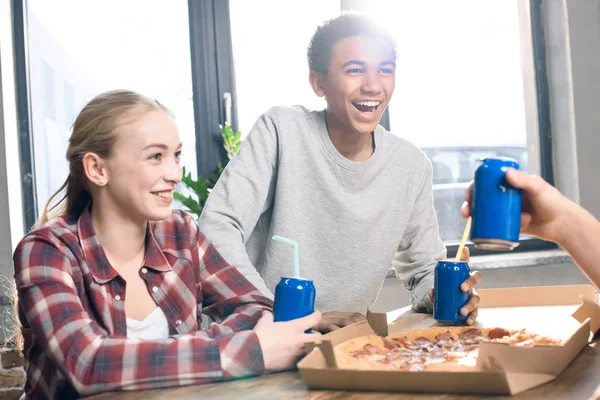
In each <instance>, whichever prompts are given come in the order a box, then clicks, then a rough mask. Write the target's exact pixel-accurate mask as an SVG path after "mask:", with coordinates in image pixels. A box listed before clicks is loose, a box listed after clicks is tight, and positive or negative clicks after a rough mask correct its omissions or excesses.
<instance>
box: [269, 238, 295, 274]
mask: <svg viewBox="0 0 600 400" xmlns="http://www.w3.org/2000/svg"><path fill="white" fill-rule="evenodd" d="M272 239H273V240H274V241H276V242H280V243H285V244H289V245H291V246H292V248H293V249H294V275H295V277H296V278H300V254H299V251H298V243H296V241H295V240H291V239H287V238H284V237H282V236H279V235H273V238H272Z"/></svg>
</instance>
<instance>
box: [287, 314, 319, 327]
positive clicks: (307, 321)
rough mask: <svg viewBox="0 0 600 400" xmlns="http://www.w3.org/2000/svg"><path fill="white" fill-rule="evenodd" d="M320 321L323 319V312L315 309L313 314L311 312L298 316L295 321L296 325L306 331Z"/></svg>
mask: <svg viewBox="0 0 600 400" xmlns="http://www.w3.org/2000/svg"><path fill="white" fill-rule="evenodd" d="M319 321H321V313H320V312H319V311H315V312H313V313H312V314H309V315H307V316H306V317H302V318H298V319H296V320H294V321H293V322H294V325H295V326H297V327H298V328H300V329H301V330H303V331H305V330H307V329H310V328H312V327H313V326H315V325H316V324H318V323H319Z"/></svg>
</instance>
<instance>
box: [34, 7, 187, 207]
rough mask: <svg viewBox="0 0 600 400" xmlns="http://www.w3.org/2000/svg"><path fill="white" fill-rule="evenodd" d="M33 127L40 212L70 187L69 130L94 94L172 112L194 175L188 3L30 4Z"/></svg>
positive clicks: (184, 162) (183, 160)
mask: <svg viewBox="0 0 600 400" xmlns="http://www.w3.org/2000/svg"><path fill="white" fill-rule="evenodd" d="M26 4H27V10H26V11H27V23H28V26H27V31H28V46H29V47H28V49H27V51H28V56H29V68H30V70H29V79H30V96H31V126H32V140H33V156H34V159H35V176H36V179H35V190H36V193H37V199H38V204H37V207H38V212H39V211H40V210H42V209H43V207H44V205H45V203H46V201H47V200H48V198H49V197H50V196H51V195H52V193H54V192H55V191H56V190H57V189H58V188H59V187H60V185H62V183H63V182H64V180H65V178H66V175H67V172H68V165H67V162H66V160H65V154H66V148H67V144H68V138H69V136H70V128H71V125H72V124H73V122H74V120H75V117H76V115H77V113H78V112H79V111H80V110H81V108H82V107H83V106H84V105H85V104H86V103H87V102H88V101H89V100H91V99H92V98H93V97H94V96H96V95H97V94H99V93H101V92H104V91H106V90H112V89H132V90H135V91H138V92H140V93H142V94H145V95H148V96H150V97H153V98H156V99H158V100H160V101H161V102H162V103H164V104H165V105H167V106H168V107H169V108H170V109H171V110H173V112H174V114H175V117H176V120H177V125H178V127H179V132H180V135H181V138H182V141H183V144H184V151H183V156H182V162H183V164H184V165H185V166H186V167H187V168H188V169H190V170H191V171H195V170H196V151H195V143H196V136H195V131H194V114H193V112H194V111H193V97H192V78H191V62H190V43H189V23H188V10H187V1H186V0H128V1H120V0H90V1H85V2H81V1H78V0H56V1H52V2H47V1H45V0H29V1H27V2H26Z"/></svg>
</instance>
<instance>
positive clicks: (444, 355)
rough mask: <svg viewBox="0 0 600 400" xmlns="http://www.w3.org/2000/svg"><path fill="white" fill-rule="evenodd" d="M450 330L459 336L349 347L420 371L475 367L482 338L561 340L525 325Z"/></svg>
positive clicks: (520, 342) (370, 358)
mask: <svg viewBox="0 0 600 400" xmlns="http://www.w3.org/2000/svg"><path fill="white" fill-rule="evenodd" d="M486 331H487V330H486ZM438 332H439V331H438ZM453 332H455V334H456V333H458V332H460V334H459V335H458V338H456V339H454V338H453V336H452V333H451V332H450V330H448V331H446V332H443V333H441V334H439V335H437V336H436V337H435V340H436V341H435V342H432V341H431V340H430V339H428V338H427V337H424V336H421V337H418V338H416V339H414V340H410V339H408V337H406V336H396V337H387V338H384V337H381V338H380V340H381V341H379V342H378V343H380V344H379V345H373V344H370V343H367V344H365V345H364V346H363V347H362V349H360V350H356V351H351V352H350V355H351V356H353V357H355V358H359V359H362V360H364V361H366V362H368V363H374V364H376V365H379V366H382V365H385V368H391V369H394V370H399V371H423V370H426V369H429V368H428V366H429V365H433V366H432V370H440V368H445V366H444V365H442V364H447V366H448V367H451V366H453V365H454V366H461V365H462V366H467V367H473V368H475V366H476V365H477V356H478V354H479V345H480V344H481V341H482V340H491V341H493V342H502V343H508V344H511V345H514V346H535V345H540V344H542V345H560V344H561V342H560V341H558V340H555V339H552V338H548V337H544V336H540V335H537V334H533V333H528V332H526V331H525V329H522V330H520V331H512V332H509V331H507V330H505V329H502V328H494V329H491V330H489V332H488V334H487V338H484V337H483V336H482V335H483V332H482V330H481V329H478V328H465V329H463V330H462V331H459V330H456V331H453ZM511 333H512V334H511ZM363 343H364V342H363ZM435 365H438V366H437V367H436V366H435Z"/></svg>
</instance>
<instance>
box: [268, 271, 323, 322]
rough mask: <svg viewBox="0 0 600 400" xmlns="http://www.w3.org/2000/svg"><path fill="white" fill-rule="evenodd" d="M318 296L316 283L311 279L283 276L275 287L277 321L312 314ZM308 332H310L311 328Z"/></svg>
mask: <svg viewBox="0 0 600 400" xmlns="http://www.w3.org/2000/svg"><path fill="white" fill-rule="evenodd" d="M316 296H317V292H316V290H315V285H313V282H312V281H311V280H308V279H303V278H286V277H282V278H281V280H280V281H279V283H278V284H277V286H276V287H275V304H274V306H273V317H274V320H275V322H280V321H291V320H293V319H297V318H302V317H305V316H307V315H309V314H312V313H313V312H314V310H315V298H316ZM306 332H307V333H309V332H310V329H309V330H307V331H306Z"/></svg>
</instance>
